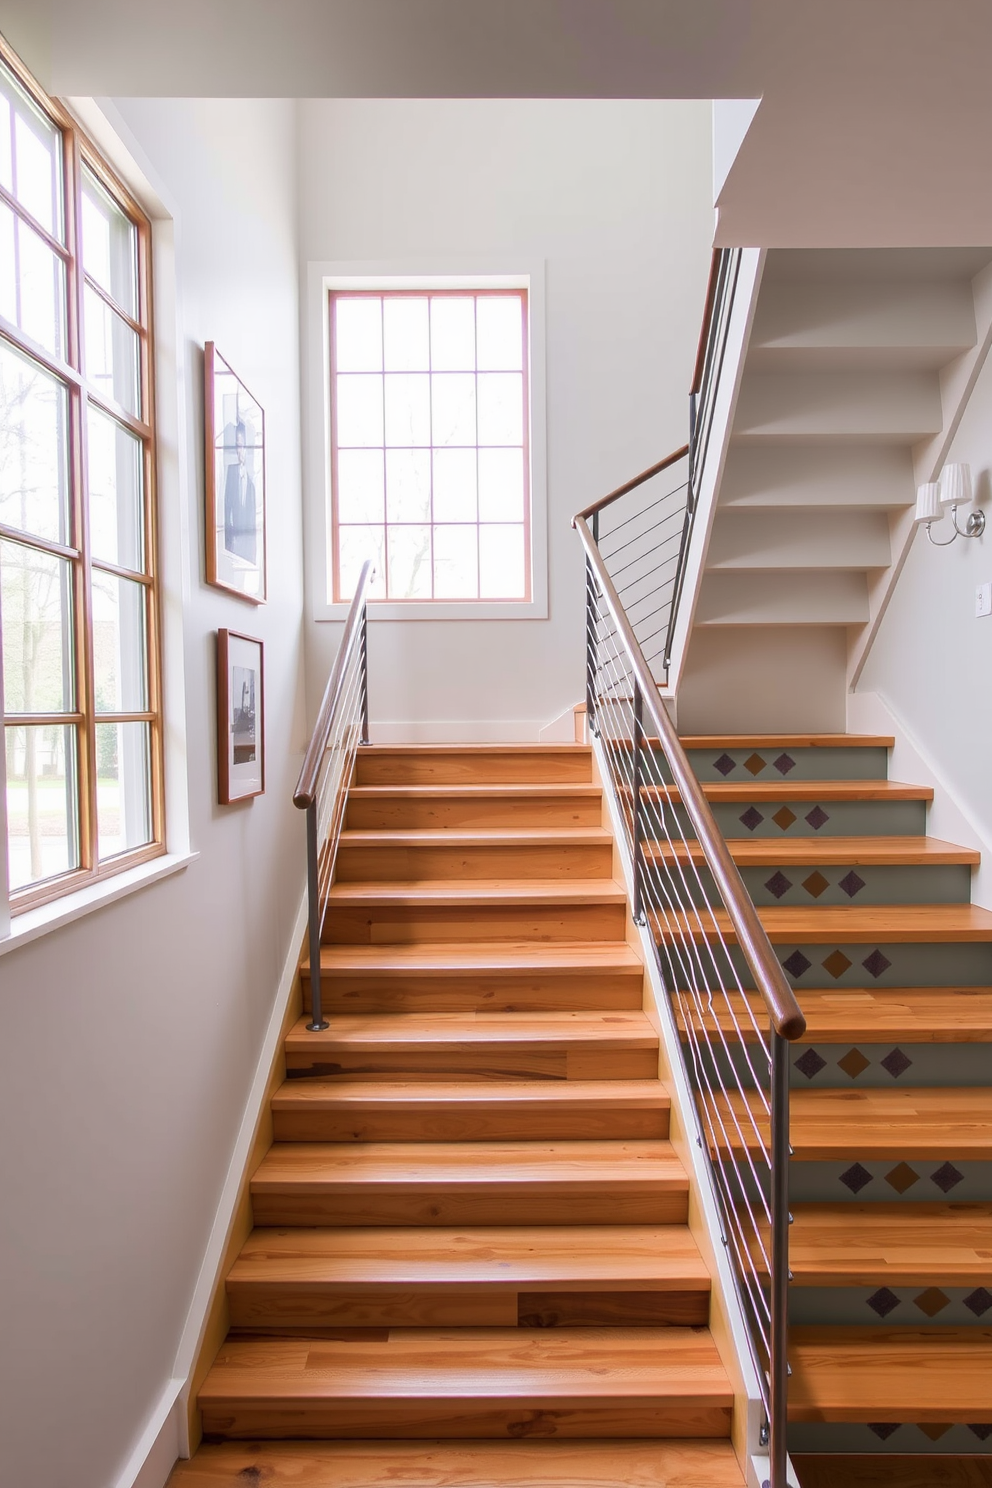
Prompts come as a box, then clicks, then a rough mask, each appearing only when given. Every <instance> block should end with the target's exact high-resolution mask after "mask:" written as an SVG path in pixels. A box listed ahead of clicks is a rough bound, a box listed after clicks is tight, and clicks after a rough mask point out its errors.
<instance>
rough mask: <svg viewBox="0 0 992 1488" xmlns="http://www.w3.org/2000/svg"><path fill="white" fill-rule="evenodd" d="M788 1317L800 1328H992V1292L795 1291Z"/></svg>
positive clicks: (946, 1289) (903, 1289) (934, 1289)
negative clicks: (809, 1325)
mask: <svg viewBox="0 0 992 1488" xmlns="http://www.w3.org/2000/svg"><path fill="white" fill-rule="evenodd" d="M789 1317H790V1320H791V1321H792V1322H793V1323H794V1324H799V1325H801V1324H804V1323H812V1324H820V1323H836V1324H838V1325H839V1326H841V1327H847V1326H850V1327H858V1326H860V1327H864V1326H866V1325H867V1326H872V1325H876V1324H877V1325H878V1326H885V1327H893V1326H897V1325H898V1326H902V1325H905V1326H906V1327H913V1328H919V1327H925V1326H926V1324H927V1323H928V1322H931V1323H939V1324H940V1326H941V1327H942V1328H947V1327H954V1328H967V1327H988V1325H989V1321H990V1319H992V1292H990V1291H988V1289H987V1288H986V1287H936V1286H930V1287H920V1286H915V1287H895V1288H893V1287H889V1286H885V1285H884V1284H883V1285H880V1286H876V1287H804V1286H793V1287H792V1289H791V1291H790V1293H789Z"/></svg>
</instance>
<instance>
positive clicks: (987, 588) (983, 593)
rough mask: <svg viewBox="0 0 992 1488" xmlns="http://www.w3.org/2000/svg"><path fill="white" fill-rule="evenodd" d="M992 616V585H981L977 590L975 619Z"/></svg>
mask: <svg viewBox="0 0 992 1488" xmlns="http://www.w3.org/2000/svg"><path fill="white" fill-rule="evenodd" d="M980 615H992V583H989V584H979V586H978V588H977V589H976V590H975V617H976V619H977V618H978V617H979V616H980Z"/></svg>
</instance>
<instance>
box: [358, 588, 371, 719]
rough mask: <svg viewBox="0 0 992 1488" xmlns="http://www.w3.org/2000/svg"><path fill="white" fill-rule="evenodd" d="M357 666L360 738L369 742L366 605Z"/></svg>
mask: <svg viewBox="0 0 992 1488" xmlns="http://www.w3.org/2000/svg"><path fill="white" fill-rule="evenodd" d="M358 667H359V673H360V676H361V679H362V680H361V687H362V740H361V742H362V743H363V744H367V743H368V742H369V610H368V605H366V606H365V607H364V608H363V610H362V632H361V641H360V643H359V657H358Z"/></svg>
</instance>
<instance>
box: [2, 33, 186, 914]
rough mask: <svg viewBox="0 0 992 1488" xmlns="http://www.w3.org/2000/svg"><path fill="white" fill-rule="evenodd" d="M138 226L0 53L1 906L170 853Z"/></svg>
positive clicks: (68, 123) (49, 895)
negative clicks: (4, 889)
mask: <svg viewBox="0 0 992 1488" xmlns="http://www.w3.org/2000/svg"><path fill="white" fill-rule="evenodd" d="M149 239H150V229H149V223H148V221H147V219H146V218H145V217H144V216H143V214H142V213H141V211H140V209H139V208H138V206H137V204H136V203H135V202H134V201H133V200H132V199H131V197H130V196H129V194H128V193H127V191H126V190H125V189H124V188H123V186H122V185H121V183H120V182H119V181H117V180H116V178H115V177H114V175H113V174H112V173H111V171H110V170H109V169H108V167H107V166H106V164H105V163H104V162H103V161H102V160H101V158H100V156H99V155H98V154H97V153H96V151H95V150H94V149H93V147H92V146H91V145H90V143H89V142H88V140H87V139H86V138H85V137H84V136H83V135H82V134H81V133H80V131H79V129H78V128H77V127H76V125H75V124H74V123H73V121H72V120H71V118H70V117H69V116H68V114H66V113H65V112H64V111H63V109H62V108H61V107H60V106H59V105H58V104H57V103H55V102H53V101H52V100H51V99H49V98H47V97H46V96H45V95H44V94H43V93H42V92H41V90H40V89H39V88H38V87H37V86H36V85H35V84H34V82H33V80H32V79H31V78H30V76H29V75H28V74H27V73H26V72H24V71H23V69H21V67H20V65H19V63H18V62H17V61H16V59H15V58H14V57H13V56H11V54H10V53H9V52H8V51H6V50H4V51H3V53H2V54H0V634H2V640H3V723H4V733H5V757H6V782H7V797H6V804H7V845H6V846H7V863H8V880H9V893H10V907H11V910H12V911H13V912H15V913H16V912H17V911H18V910H20V909H25V908H28V907H33V906H34V905H36V904H39V903H42V902H44V901H45V900H49V899H53V898H56V897H57V896H59V895H62V894H65V893H69V892H71V891H73V890H75V889H78V888H81V887H83V886H84V885H85V884H86V883H88V882H90V881H92V880H94V879H97V878H103V877H106V876H108V875H110V874H114V873H118V872H121V871H122V870H124V869H125V868H130V867H133V866H134V865H136V864H137V863H139V862H142V861H144V860H145V859H146V858H149V857H152V856H155V855H156V854H158V853H160V852H162V851H164V847H163V800H162V728H161V713H160V683H159V625H158V605H157V595H156V588H155V574H156V567H155V511H154V428H153V415H152V407H153V401H152V385H151V369H152V357H151V351H152V348H151V325H150V285H149V253H150V241H149Z"/></svg>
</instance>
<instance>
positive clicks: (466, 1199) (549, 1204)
mask: <svg viewBox="0 0 992 1488" xmlns="http://www.w3.org/2000/svg"><path fill="white" fill-rule="evenodd" d="M556 1186H557V1185H552V1184H544V1185H535V1184H510V1183H506V1184H499V1185H494V1186H493V1188H491V1189H490V1190H489V1191H488V1192H487V1191H485V1189H483V1191H482V1192H478V1191H476V1192H471V1191H468V1192H462V1193H458V1192H455V1191H451V1190H447V1189H445V1187H444V1186H443V1185H437V1186H436V1187H434V1188H432V1189H431V1190H430V1191H429V1192H425V1191H424V1187H423V1186H422V1185H417V1184H409V1185H402V1184H392V1185H389V1186H388V1187H386V1186H384V1187H383V1189H382V1190H381V1191H380V1192H378V1193H363V1194H354V1193H348V1192H343V1191H342V1190H341V1189H339V1188H331V1187H329V1188H328V1191H326V1192H323V1193H313V1194H266V1193H257V1192H253V1194H252V1208H253V1211H254V1218H255V1223H256V1224H257V1225H293V1226H300V1225H303V1226H309V1225H342V1226H344V1225H348V1226H351V1225H390V1226H394V1225H432V1226H433V1225H496V1224H498V1225H544V1224H548V1225H568V1224H579V1225H581V1224H597V1225H603V1224H607V1225H610V1224H617V1225H632V1224H684V1223H685V1221H686V1218H687V1216H688V1201H687V1193H686V1190H685V1189H684V1188H678V1187H676V1186H674V1185H660V1184H659V1185H651V1184H650V1183H648V1182H646V1181H645V1182H643V1183H641V1184H638V1185H636V1186H635V1185H628V1184H622V1183H617V1184H613V1185H610V1184H608V1183H593V1182H590V1183H586V1184H582V1185H578V1184H576V1185H575V1187H576V1190H577V1191H575V1192H572V1193H568V1192H564V1193H558V1192H554V1191H553V1190H554V1188H555V1187H556Z"/></svg>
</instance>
